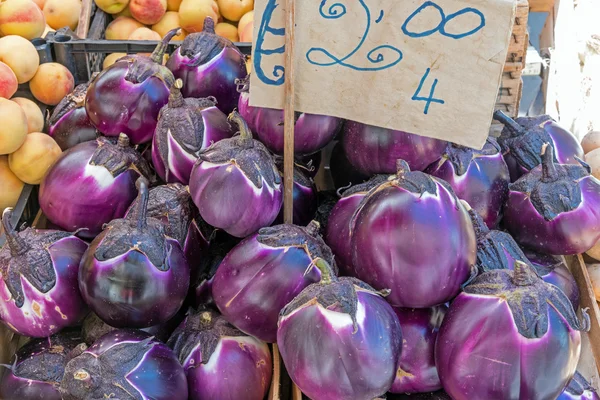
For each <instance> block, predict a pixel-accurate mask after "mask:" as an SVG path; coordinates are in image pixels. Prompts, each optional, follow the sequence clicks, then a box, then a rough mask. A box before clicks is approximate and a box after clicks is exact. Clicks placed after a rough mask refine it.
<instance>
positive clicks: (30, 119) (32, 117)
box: [11, 97, 44, 133]
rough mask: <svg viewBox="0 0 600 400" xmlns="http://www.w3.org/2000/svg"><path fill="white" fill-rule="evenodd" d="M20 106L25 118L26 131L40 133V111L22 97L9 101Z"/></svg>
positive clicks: (42, 125) (42, 122)
mask: <svg viewBox="0 0 600 400" xmlns="http://www.w3.org/2000/svg"><path fill="white" fill-rule="evenodd" d="M11 101H14V102H15V103H17V104H18V105H20V106H21V108H22V109H23V111H24V112H25V115H26V116H27V131H28V132H29V133H31V132H41V131H43V130H44V114H42V110H41V109H40V108H39V107H38V105H37V104H35V103H34V102H33V101H31V100H29V99H26V98H24V97H14V98H12V99H11Z"/></svg>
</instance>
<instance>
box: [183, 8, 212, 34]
mask: <svg viewBox="0 0 600 400" xmlns="http://www.w3.org/2000/svg"><path fill="white" fill-rule="evenodd" d="M219 15H220V14H219V6H218V5H217V2H216V1H215V0H183V1H182V2H181V5H180V6H179V21H180V22H181V27H182V28H183V29H185V30H186V31H188V32H189V33H192V32H202V29H203V27H204V19H205V18H206V17H211V18H212V19H213V21H214V23H215V25H216V24H217V21H218V20H219Z"/></svg>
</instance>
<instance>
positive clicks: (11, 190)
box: [0, 156, 25, 210]
mask: <svg viewBox="0 0 600 400" xmlns="http://www.w3.org/2000/svg"><path fill="white" fill-rule="evenodd" d="M0 182H2V190H0V210H4V209H5V208H7V207H14V206H16V205H17V201H18V200H19V196H21V192H22V191H23V186H25V184H24V183H23V181H22V180H20V179H19V178H17V176H16V175H15V174H14V173H13V172H12V171H11V170H10V168H9V167H8V156H0Z"/></svg>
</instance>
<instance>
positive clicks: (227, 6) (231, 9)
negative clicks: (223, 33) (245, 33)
mask: <svg viewBox="0 0 600 400" xmlns="http://www.w3.org/2000/svg"><path fill="white" fill-rule="evenodd" d="M217 3H219V11H220V12H221V15H222V16H223V17H224V18H225V19H228V20H230V21H234V22H237V21H239V20H240V18H242V16H243V15H244V14H246V13H248V12H250V11H252V10H253V9H254V0H217Z"/></svg>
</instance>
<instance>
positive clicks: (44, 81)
mask: <svg viewBox="0 0 600 400" xmlns="http://www.w3.org/2000/svg"><path fill="white" fill-rule="evenodd" d="M74 86H75V80H74V79H73V75H72V74H71V71H69V70H68V69H67V68H66V67H64V66H62V65H60V64H58V63H46V64H42V65H40V67H39V68H38V70H37V72H36V73H35V76H34V77H33V79H32V80H30V81H29V89H30V90H31V93H32V94H33V96H34V97H35V98H36V99H38V101H41V102H42V103H44V104H48V105H50V106H55V105H57V104H58V103H60V101H61V100H62V99H63V97H65V96H66V95H68V94H69V93H71V92H72V91H73V87H74Z"/></svg>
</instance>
